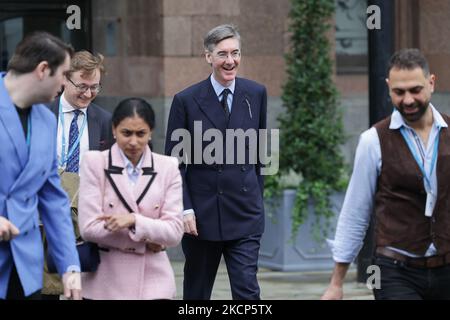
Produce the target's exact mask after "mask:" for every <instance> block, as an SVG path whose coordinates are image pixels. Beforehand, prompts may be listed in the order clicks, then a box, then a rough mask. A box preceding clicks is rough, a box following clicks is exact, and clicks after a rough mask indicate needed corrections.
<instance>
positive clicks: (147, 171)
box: [134, 147, 156, 205]
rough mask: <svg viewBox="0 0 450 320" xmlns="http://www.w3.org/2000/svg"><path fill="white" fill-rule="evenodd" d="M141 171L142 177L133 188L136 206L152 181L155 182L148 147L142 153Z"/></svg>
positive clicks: (152, 163) (151, 155) (151, 157)
mask: <svg viewBox="0 0 450 320" xmlns="http://www.w3.org/2000/svg"><path fill="white" fill-rule="evenodd" d="M142 171H143V172H142V176H140V177H139V179H138V181H137V184H136V187H135V188H134V196H135V198H136V199H137V200H136V203H137V204H138V205H139V203H140V202H141V201H142V199H143V198H144V197H145V195H146V194H147V191H148V189H149V188H150V186H151V185H152V183H153V180H155V177H156V172H155V170H154V161H153V154H152V152H151V151H150V148H148V147H147V148H146V151H145V153H144V161H143V164H142Z"/></svg>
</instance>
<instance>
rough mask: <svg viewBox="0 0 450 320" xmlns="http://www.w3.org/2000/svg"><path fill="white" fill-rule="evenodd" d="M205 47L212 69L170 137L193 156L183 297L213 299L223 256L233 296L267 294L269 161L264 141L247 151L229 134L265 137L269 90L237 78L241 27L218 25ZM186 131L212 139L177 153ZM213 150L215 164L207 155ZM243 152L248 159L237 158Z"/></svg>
mask: <svg viewBox="0 0 450 320" xmlns="http://www.w3.org/2000/svg"><path fill="white" fill-rule="evenodd" d="M204 48H205V57H206V61H207V62H208V63H209V64H210V65H211V67H212V74H211V76H210V77H208V79H206V80H204V81H202V82H199V83H197V84H195V85H193V86H191V87H189V88H187V89H185V90H183V91H181V92H180V93H178V94H176V95H175V97H174V99H173V102H172V106H171V110H170V115H169V121H168V127H167V135H166V154H169V155H173V156H178V157H180V158H183V159H188V160H187V161H184V162H185V163H182V164H181V165H180V170H181V173H182V177H183V199H184V226H185V236H184V238H183V241H182V247H183V252H184V255H185V257H186V262H185V266H184V284H183V287H184V291H183V297H184V299H210V297H211V292H212V288H213V285H214V280H215V277H216V273H217V268H218V266H219V263H220V260H221V257H222V255H223V257H224V259H225V263H226V266H227V270H228V275H229V278H230V284H231V291H232V297H233V299H245V300H250V299H259V298H260V290H259V285H258V281H257V278H256V274H257V261H258V252H259V247H260V238H261V235H262V233H263V230H264V207H263V179H262V176H261V162H260V161H252V159H255V156H256V151H257V150H258V145H259V141H258V140H259V139H258V138H257V139H256V140H255V139H253V140H252V139H248V140H247V139H245V144H244V146H243V148H239V145H238V146H237V147H236V146H235V144H234V143H233V142H236V140H239V138H238V139H236V140H235V138H233V137H231V136H230V135H228V134H229V133H230V132H231V133H235V134H236V133H237V136H239V131H240V134H241V136H242V133H243V132H245V133H248V134H249V136H251V135H252V133H253V134H254V135H253V136H254V137H255V136H256V137H258V132H259V130H260V129H265V128H266V111H267V93H266V89H265V88H264V86H262V85H260V84H258V83H256V82H253V81H250V80H247V79H243V78H237V77H236V74H237V69H238V67H239V63H240V60H241V43H240V35H239V33H238V31H237V30H236V29H235V27H234V26H231V25H221V26H218V27H216V28H214V29H212V30H210V31H209V32H208V33H207V35H206V36H205V39H204ZM179 129H180V130H181V131H184V132H187V133H188V134H189V136H190V137H191V139H190V140H192V141H194V140H196V139H197V140H198V134H199V133H200V134H201V135H202V136H203V137H204V138H203V139H202V141H200V143H198V141H196V142H194V143H193V146H190V147H188V148H185V149H184V151H185V152H183V154H177V153H178V150H179V149H178V145H179V143H180V141H179V140H178V139H177V136H179V133H180V130H179ZM208 132H209V133H217V132H219V133H220V135H221V137H216V138H215V139H214V141H213V142H214V143H213V142H211V144H214V145H215V146H216V147H217V146H218V145H220V147H219V148H215V150H214V151H211V146H210V145H209V143H207V142H205V141H204V140H208V138H206V139H205V137H206V136H207V135H208ZM205 133H206V135H205ZM188 140H189V139H188ZM242 141H243V140H242V139H241V142H242ZM184 142H185V141H184ZM213 149H214V148H213ZM210 151H211V152H210ZM236 151H237V153H236ZM239 152H240V154H239ZM208 154H209V155H210V156H211V157H212V158H214V161H210V159H209V160H208V159H205V157H204V156H205V155H206V156H207V155H208ZM220 154H221V155H222V156H223V157H222V158H223V159H220V156H219V155H220ZM230 155H232V156H230ZM239 157H241V158H242V159H244V161H237V159H238V158H239ZM199 158H201V160H200V161H198V159H199Z"/></svg>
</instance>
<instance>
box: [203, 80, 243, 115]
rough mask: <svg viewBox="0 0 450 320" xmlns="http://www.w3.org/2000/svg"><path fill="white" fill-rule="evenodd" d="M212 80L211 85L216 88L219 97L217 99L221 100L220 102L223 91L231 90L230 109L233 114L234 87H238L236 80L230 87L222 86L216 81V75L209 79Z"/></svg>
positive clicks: (228, 100)
mask: <svg viewBox="0 0 450 320" xmlns="http://www.w3.org/2000/svg"><path fill="white" fill-rule="evenodd" d="M209 78H210V79H211V84H212V86H213V88H214V92H215V93H216V95H217V98H218V99H219V101H222V98H223V97H222V91H223V90H224V89H230V91H231V94H229V95H228V97H227V98H228V99H227V102H228V109H229V110H230V113H231V106H232V105H233V96H234V87H235V86H236V79H234V80H233V82H232V83H231V84H230V86H229V87H224V86H223V85H221V84H220V83H219V82H218V81H217V80H216V79H214V75H213V74H211V77H209Z"/></svg>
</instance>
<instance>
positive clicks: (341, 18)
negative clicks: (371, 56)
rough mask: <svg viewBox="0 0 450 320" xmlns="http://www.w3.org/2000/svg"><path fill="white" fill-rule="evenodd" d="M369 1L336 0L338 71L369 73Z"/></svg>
mask: <svg viewBox="0 0 450 320" xmlns="http://www.w3.org/2000/svg"><path fill="white" fill-rule="evenodd" d="M366 10H367V1H362V0H336V66H337V73H338V74H339V73H340V74H342V73H367V68H368V54H367V50H368V49H367V48H368V45H367V27H366V20H367V13H366Z"/></svg>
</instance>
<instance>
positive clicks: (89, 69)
mask: <svg viewBox="0 0 450 320" xmlns="http://www.w3.org/2000/svg"><path fill="white" fill-rule="evenodd" d="M104 73H105V67H104V65H103V56H102V55H101V54H97V55H93V54H92V53H90V52H88V51H79V52H76V53H75V54H74V56H73V58H72V60H71V64H70V70H69V72H68V73H67V74H66V76H65V79H64V91H63V93H62V94H61V96H60V97H59V98H58V99H55V101H54V102H53V103H51V104H49V108H50V109H51V110H52V111H53V113H54V114H55V115H56V117H57V119H58V135H57V155H58V164H59V168H60V170H64V172H72V173H76V174H78V169H79V166H80V162H81V159H82V157H83V154H84V153H85V152H86V151H88V150H105V149H107V148H109V147H110V146H111V145H112V143H113V139H112V125H111V113H110V112H108V111H106V110H104V109H102V108H101V107H99V106H98V105H96V104H94V103H92V100H94V99H95V97H96V96H97V94H98V93H99V92H100V89H101V86H100V82H101V77H102V75H103V74H104ZM65 178H68V176H67V174H66V173H63V174H62V180H63V185H64V182H65V181H66V180H65ZM72 181H73V179H72ZM72 189H74V190H78V186H74V188H72ZM66 191H68V194H69V196H71V193H72V192H70V191H69V190H66ZM73 202H74V201H73V200H72V204H73ZM77 216H78V211H77V208H75V207H72V220H73V223H74V226H75V236H76V238H77V239H78V240H81V239H80V234H79V231H78V219H77ZM46 271H47V270H46ZM61 293H62V286H61V282H60V280H59V277H58V276H57V275H56V274H55V275H51V274H49V273H47V272H45V273H44V288H43V289H42V297H43V299H50V300H51V299H58V298H59V294H61Z"/></svg>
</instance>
